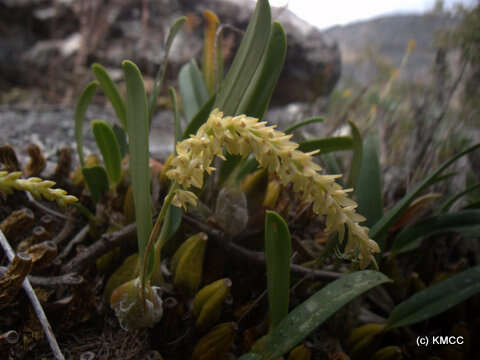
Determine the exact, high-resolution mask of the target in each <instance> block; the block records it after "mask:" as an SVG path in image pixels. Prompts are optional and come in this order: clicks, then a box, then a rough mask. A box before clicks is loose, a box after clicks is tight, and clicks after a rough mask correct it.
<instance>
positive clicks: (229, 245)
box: [183, 215, 343, 280]
mask: <svg viewBox="0 0 480 360" xmlns="http://www.w3.org/2000/svg"><path fill="white" fill-rule="evenodd" d="M183 218H184V219H185V220H186V221H187V222H189V223H190V224H192V225H195V226H196V227H198V228H199V229H200V230H201V231H203V232H205V233H207V234H208V236H209V238H212V239H213V240H214V241H215V242H216V243H217V244H218V245H220V246H221V247H223V248H224V249H225V250H226V251H227V252H230V253H233V254H234V255H237V256H241V257H243V258H245V259H247V260H249V261H251V262H254V263H257V264H262V265H264V264H265V254H264V253H263V252H261V251H253V250H248V249H245V248H244V247H243V246H240V245H237V244H235V243H234V241H230V242H227V241H224V234H223V232H222V231H220V230H218V229H214V228H212V227H210V226H208V225H206V224H204V223H202V222H201V221H199V220H197V219H195V218H194V217H191V216H189V215H184V216H183ZM290 270H291V271H292V272H293V273H294V274H296V275H309V276H310V277H311V278H317V279H328V280H335V279H338V278H340V277H341V276H343V274H341V273H336V272H332V271H325V270H314V269H308V268H305V267H303V266H300V265H297V264H290Z"/></svg>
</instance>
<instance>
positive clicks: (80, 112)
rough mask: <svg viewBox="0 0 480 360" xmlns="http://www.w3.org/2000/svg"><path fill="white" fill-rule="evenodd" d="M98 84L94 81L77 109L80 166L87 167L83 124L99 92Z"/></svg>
mask: <svg viewBox="0 0 480 360" xmlns="http://www.w3.org/2000/svg"><path fill="white" fill-rule="evenodd" d="M97 86H98V82H97V81H92V82H91V83H89V84H88V85H87V86H86V87H85V89H83V91H82V94H81V95H80V97H79V98H78V102H77V106H76V107H75V140H76V143H77V153H78V158H79V160H80V165H81V166H82V167H83V166H85V160H84V158H83V122H84V120H85V112H86V111H87V107H88V105H89V104H90V103H91V102H92V98H93V96H94V95H95V92H96V91H97Z"/></svg>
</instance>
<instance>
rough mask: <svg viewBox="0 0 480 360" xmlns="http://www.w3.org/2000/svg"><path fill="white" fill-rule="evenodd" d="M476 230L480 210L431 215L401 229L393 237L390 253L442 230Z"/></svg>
mask: <svg viewBox="0 0 480 360" xmlns="http://www.w3.org/2000/svg"><path fill="white" fill-rule="evenodd" d="M478 230H480V210H462V211H458V212H455V213H450V214H440V215H436V216H431V217H429V218H426V219H423V220H421V221H419V222H417V223H415V224H413V225H410V226H407V227H406V228H405V229H403V230H402V231H401V232H400V233H399V234H398V235H397V237H396V238H395V241H394V243H393V246H392V253H393V254H400V253H402V252H406V251H409V250H413V249H415V248H416V247H418V245H419V244H420V242H416V240H417V239H421V238H423V237H425V236H430V235H433V234H438V233H443V232H456V233H461V234H462V233H465V232H467V233H468V234H472V233H474V232H475V231H478ZM477 236H480V232H477Z"/></svg>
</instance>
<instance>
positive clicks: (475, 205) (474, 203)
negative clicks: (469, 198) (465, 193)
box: [462, 200, 480, 210]
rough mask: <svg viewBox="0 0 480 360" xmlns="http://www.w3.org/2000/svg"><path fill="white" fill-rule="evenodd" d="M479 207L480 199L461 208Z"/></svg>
mask: <svg viewBox="0 0 480 360" xmlns="http://www.w3.org/2000/svg"><path fill="white" fill-rule="evenodd" d="M478 208H480V200H479V201H474V202H471V203H470V204H468V205H467V206H465V207H463V208H462V210H467V209H478Z"/></svg>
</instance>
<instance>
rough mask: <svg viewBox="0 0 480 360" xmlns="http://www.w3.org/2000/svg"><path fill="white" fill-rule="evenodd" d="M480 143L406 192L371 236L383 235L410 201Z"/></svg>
mask: <svg viewBox="0 0 480 360" xmlns="http://www.w3.org/2000/svg"><path fill="white" fill-rule="evenodd" d="M479 147H480V144H476V145H474V146H471V147H469V148H467V149H466V150H464V151H462V152H460V153H458V154H457V155H455V156H453V157H451V158H450V159H448V160H447V161H445V162H444V163H443V164H442V165H440V167H438V169H436V170H435V171H434V172H433V173H432V174H430V176H427V177H426V178H425V179H424V180H423V181H422V182H420V183H419V184H418V185H417V186H416V187H415V188H414V189H413V190H412V191H410V192H409V193H408V194H406V195H405V196H404V197H403V198H402V200H400V201H399V202H397V204H396V205H395V206H394V207H393V208H391V209H390V210H389V211H388V212H387V213H386V214H384V215H383V216H382V218H381V219H380V220H379V221H378V222H377V223H375V225H374V226H373V228H372V229H371V230H370V237H371V238H372V239H374V240H376V239H378V238H380V237H382V236H383V235H384V234H385V233H386V232H387V231H388V229H389V228H390V226H392V225H393V223H394V222H395V221H396V220H397V219H398V218H399V217H400V216H401V215H402V214H403V212H404V211H405V209H406V208H407V207H408V205H410V203H411V202H412V201H413V200H414V199H415V198H416V197H417V195H418V194H419V193H420V192H422V191H423V190H424V189H425V188H427V187H428V186H430V185H432V183H434V182H435V181H436V180H437V178H438V177H439V176H441V175H442V172H443V171H444V170H445V169H447V168H448V167H449V166H450V165H451V164H452V163H454V162H455V161H456V160H458V159H459V158H461V157H462V156H464V155H466V154H468V153H470V152H472V151H474V150H476V149H478V148H479Z"/></svg>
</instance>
